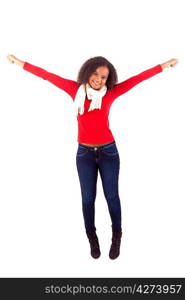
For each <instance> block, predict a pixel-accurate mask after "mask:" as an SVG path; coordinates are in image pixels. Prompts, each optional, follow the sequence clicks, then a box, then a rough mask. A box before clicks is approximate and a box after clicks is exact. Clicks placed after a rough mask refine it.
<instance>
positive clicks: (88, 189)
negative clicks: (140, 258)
mask: <svg viewBox="0 0 185 300" xmlns="http://www.w3.org/2000/svg"><path fill="white" fill-rule="evenodd" d="M8 59H9V61H10V62H11V63H15V64H17V65H19V66H21V67H22V68H23V69H24V70H26V71H29V72H31V73H33V74H34V75H36V76H39V77H41V78H43V79H45V80H48V81H50V82H51V83H53V84H54V85H56V86H57V87H59V88H61V89H62V90H64V91H65V92H67V93H68V94H69V95H70V96H71V98H72V100H73V101H74V105H75V106H74V107H75V109H76V114H77V121H78V149H77V154H76V166H77V170H78V176H79V181H80V186H81V195H82V210H83V217H84V224H85V230H86V234H87V237H88V239H89V242H90V248H91V256H92V257H93V258H98V257H99V256H100V254H101V252H100V247H99V241H98V237H97V234H96V227H95V222H94V218H95V198H96V184H97V176H98V170H99V173H100V176H101V180H102V185H103V191H104V195H105V198H106V201H107V205H108V209H109V213H110V217H111V221H112V243H111V247H110V251H109V257H110V258H111V259H115V258H117V257H118V256H119V253H120V244H121V236H122V224H121V205H120V198H119V193H118V177H119V168H120V158H119V153H118V149H117V145H116V142H115V140H114V137H113V135H112V132H111V130H110V128H109V121H108V115H109V110H110V107H111V105H112V103H113V101H114V100H115V99H116V98H117V97H119V96H120V95H122V94H124V93H126V92H127V91H129V90H130V89H131V88H133V87H134V86H135V85H137V84H138V83H140V82H142V81H143V80H146V79H148V78H150V77H152V76H154V75H156V74H158V73H160V72H162V71H163V69H165V68H168V67H174V66H175V65H176V64H177V62H178V61H177V59H171V60H169V61H167V62H165V63H163V64H158V65H156V66H154V67H152V68H150V69H148V70H146V71H144V72H142V73H140V74H138V75H136V76H133V77H131V78H129V79H127V80H125V81H123V82H121V83H117V72H116V70H115V68H114V66H113V65H112V64H111V63H110V62H109V61H108V60H107V59H105V58H104V57H102V56H98V57H93V58H90V59H88V60H87V61H86V62H85V63H84V64H83V65H82V67H81V68H80V70H79V73H78V78H77V81H73V80H69V79H65V78H62V77H60V76H58V75H55V74H53V73H50V72H47V71H46V70H44V69H41V68H39V67H37V66H34V65H32V64H30V63H28V62H24V61H21V60H20V59H18V58H16V57H15V56H14V55H8Z"/></svg>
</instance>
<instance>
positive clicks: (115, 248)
mask: <svg viewBox="0 0 185 300" xmlns="http://www.w3.org/2000/svg"><path fill="white" fill-rule="evenodd" d="M121 236H122V232H116V231H113V232H112V244H111V247H110V251H109V257H110V258H111V259H115V258H117V257H118V256H119V253H120V245H121Z"/></svg>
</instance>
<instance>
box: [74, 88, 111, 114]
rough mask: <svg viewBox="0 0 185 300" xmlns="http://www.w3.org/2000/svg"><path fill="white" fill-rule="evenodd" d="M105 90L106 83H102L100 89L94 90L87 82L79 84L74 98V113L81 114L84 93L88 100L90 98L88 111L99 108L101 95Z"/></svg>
mask: <svg viewBox="0 0 185 300" xmlns="http://www.w3.org/2000/svg"><path fill="white" fill-rule="evenodd" d="M106 92H107V86H106V85H104V86H103V87H102V88H101V89H100V90H95V89H93V88H91V86H90V85H89V84H88V83H86V84H81V85H80V87H79V88H78V91H77V93H76V96H75V99H74V104H75V114H78V113H79V114H80V115H83V113H84V103H85V98H86V95H87V98H88V100H92V101H91V104H90V107H89V110H88V111H91V110H94V109H101V105H102V97H103V96H104V95H105V94H106Z"/></svg>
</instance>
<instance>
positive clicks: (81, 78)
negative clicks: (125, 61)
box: [77, 56, 118, 89]
mask: <svg viewBox="0 0 185 300" xmlns="http://www.w3.org/2000/svg"><path fill="white" fill-rule="evenodd" d="M102 66H105V67H107V68H108V69H109V75H108V78H107V81H106V86H107V89H111V88H112V87H113V86H114V85H115V84H116V83H117V81H118V76H117V72H116V69H115V67H114V66H113V65H112V64H111V63H110V62H109V61H108V60H107V59H106V58H104V57H103V56H95V57H92V58H90V59H88V60H87V61H85V62H84V64H83V65H82V66H81V68H80V70H79V72H78V77H77V82H78V83H79V84H83V83H87V82H88V80H89V77H90V76H91V75H92V73H93V72H95V70H96V69H97V68H98V67H102Z"/></svg>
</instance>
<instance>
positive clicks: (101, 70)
mask: <svg viewBox="0 0 185 300" xmlns="http://www.w3.org/2000/svg"><path fill="white" fill-rule="evenodd" d="M108 76H109V69H108V68H107V67H106V66H101V67H98V68H97V69H96V70H95V71H94V72H93V73H92V74H91V76H90V77H89V80H88V83H89V85H90V86H91V87H92V88H93V89H95V90H100V89H101V88H102V87H103V86H104V85H105V84H106V81H107V78H108Z"/></svg>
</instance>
